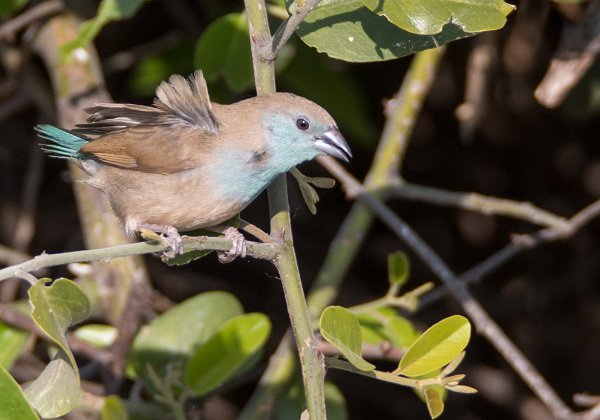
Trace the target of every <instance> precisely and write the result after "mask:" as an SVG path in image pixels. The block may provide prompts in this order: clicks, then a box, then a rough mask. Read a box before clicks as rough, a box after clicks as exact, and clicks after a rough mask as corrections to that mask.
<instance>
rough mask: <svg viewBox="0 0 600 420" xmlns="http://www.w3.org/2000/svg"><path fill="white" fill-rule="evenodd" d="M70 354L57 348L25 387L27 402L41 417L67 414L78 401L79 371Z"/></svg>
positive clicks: (79, 395)
mask: <svg viewBox="0 0 600 420" xmlns="http://www.w3.org/2000/svg"><path fill="white" fill-rule="evenodd" d="M71 357H73V356H72V355H71V354H67V353H65V352H64V351H63V350H62V349H59V350H58V352H57V353H56V356H54V359H52V360H51V361H50V363H48V365H47V366H46V367H45V368H44V370H43V371H42V373H41V374H40V376H38V377H37V378H36V380H35V381H33V382H32V383H31V385H29V386H28V387H27V389H25V391H24V392H25V396H26V397H27V400H28V401H29V403H30V404H31V405H32V406H33V407H34V408H35V409H36V410H37V411H38V413H39V414H40V415H41V416H42V417H43V418H55V417H60V416H62V415H65V414H67V413H68V412H69V411H71V410H72V409H74V408H75V407H77V406H78V405H79V403H80V397H81V390H80V388H79V372H78V370H77V367H76V366H74V365H72V364H71V361H70V358H71Z"/></svg>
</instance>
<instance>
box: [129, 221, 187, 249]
mask: <svg viewBox="0 0 600 420" xmlns="http://www.w3.org/2000/svg"><path fill="white" fill-rule="evenodd" d="M137 230H138V231H139V232H140V235H142V237H143V238H144V239H150V240H153V241H157V242H160V243H161V244H163V245H165V246H168V247H169V250H168V251H165V252H164V253H163V255H164V256H165V257H166V258H175V257H176V256H177V255H179V254H183V241H182V240H181V235H180V234H179V232H178V231H177V229H176V228H175V227H173V226H170V225H156V224H151V223H142V224H140V225H138V227H137Z"/></svg>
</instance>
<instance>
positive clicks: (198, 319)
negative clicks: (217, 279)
mask: <svg viewBox="0 0 600 420" xmlns="http://www.w3.org/2000/svg"><path fill="white" fill-rule="evenodd" d="M241 313H243V309H242V305H241V304H240V302H239V301H238V300H237V298H236V297H235V296H233V295H232V294H230V293H226V292H218V291H217V292H207V293H202V294H200V295H197V296H194V297H192V298H189V299H187V300H185V301H183V302H181V303H180V304H178V305H177V306H175V307H173V308H171V309H169V310H168V311H167V312H165V313H164V314H162V315H161V316H159V317H157V318H156V319H154V320H153V321H152V322H151V323H150V324H148V325H146V326H144V327H142V329H141V330H140V332H139V333H138V335H137V336H136V338H135V341H134V342H133V346H132V349H131V352H130V354H129V361H130V362H131V364H132V365H133V368H134V370H135V372H136V373H137V375H138V376H140V377H142V378H147V370H146V365H147V364H150V365H151V366H152V367H153V369H154V370H155V371H156V372H158V373H159V375H160V374H161V373H162V370H163V368H164V367H165V366H166V365H167V364H168V363H177V362H182V361H185V360H186V359H187V358H188V357H189V356H190V355H191V353H192V351H193V350H194V348H195V347H197V346H199V345H201V344H203V343H204V342H206V341H207V340H208V339H209V338H210V337H211V336H212V335H213V334H215V333H216V332H217V331H218V330H219V328H220V327H221V325H223V323H224V322H226V321H227V320H229V319H231V318H233V317H235V316H238V315H240V314H241ZM157 337H160V339H157Z"/></svg>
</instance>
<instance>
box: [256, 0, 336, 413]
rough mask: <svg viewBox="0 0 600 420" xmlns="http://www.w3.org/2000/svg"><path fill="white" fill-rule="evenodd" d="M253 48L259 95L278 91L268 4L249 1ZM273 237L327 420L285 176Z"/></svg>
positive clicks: (305, 374)
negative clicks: (268, 49)
mask: <svg viewBox="0 0 600 420" xmlns="http://www.w3.org/2000/svg"><path fill="white" fill-rule="evenodd" d="M244 3H245V6H246V14H247V16H248V27H249V31H250V40H251V48H252V61H253V65H254V75H255V79H256V91H257V94H258V95H262V94H265V93H270V92H274V91H275V71H274V61H273V60H269V59H265V58H264V57H263V56H262V55H261V53H260V51H261V49H262V47H263V46H264V45H266V43H268V42H270V41H271V33H270V30H269V25H268V20H267V14H266V10H267V9H266V5H265V2H264V0H245V1H244ZM268 196H269V212H270V215H271V236H273V237H274V238H277V239H279V238H280V239H281V242H282V247H281V252H280V254H279V256H278V257H277V259H276V260H275V265H276V267H277V269H278V271H279V275H280V277H281V283H282V286H283V292H284V294H285V299H286V302H287V308H288V313H289V317H290V323H291V325H292V331H293V332H294V338H295V341H296V347H297V349H298V355H299V357H300V366H301V369H302V379H303V381H304V393H305V398H306V408H307V410H308V414H309V416H310V418H311V420H317V419H325V418H326V414H325V394H324V380H325V365H324V363H323V357H322V355H321V354H320V352H319V351H318V350H317V348H316V344H317V343H316V338H315V336H314V333H313V331H312V328H311V325H310V318H309V315H308V308H307V305H306V299H305V297H304V291H303V290H302V282H301V280H300V273H299V270H298V262H297V261H296V254H295V251H294V243H293V237H292V225H291V221H290V212H289V205H288V195H287V185H286V181H285V175H282V176H279V177H278V178H277V179H276V180H275V181H274V182H273V183H272V184H271V186H270V187H269V189H268Z"/></svg>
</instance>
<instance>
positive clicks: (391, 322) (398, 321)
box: [384, 313, 419, 349]
mask: <svg viewBox="0 0 600 420" xmlns="http://www.w3.org/2000/svg"><path fill="white" fill-rule="evenodd" d="M384 331H385V334H386V335H387V337H388V338H389V339H390V341H391V342H392V343H393V344H394V346H396V347H398V348H399V349H407V348H409V347H410V346H411V345H412V344H413V343H414V342H415V341H416V340H417V339H418V338H419V333H418V331H417V330H416V329H415V326H414V325H413V323H412V322H410V321H409V320H408V319H406V318H404V317H401V316H400V315H398V314H396V313H394V316H391V317H389V318H388V319H387V320H386V322H385V323H384Z"/></svg>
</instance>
